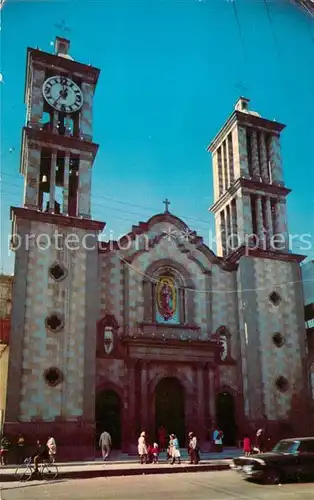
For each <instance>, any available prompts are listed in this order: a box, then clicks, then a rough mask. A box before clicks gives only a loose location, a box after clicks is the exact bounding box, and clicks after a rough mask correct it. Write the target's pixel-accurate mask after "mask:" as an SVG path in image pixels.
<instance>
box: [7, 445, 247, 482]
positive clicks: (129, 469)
mask: <svg viewBox="0 0 314 500" xmlns="http://www.w3.org/2000/svg"><path fill="white" fill-rule="evenodd" d="M239 454H240V453H239V450H237V449H236V448H234V449H229V450H224V452H223V453H219V454H214V453H202V456H201V462H200V464H198V465H189V457H188V454H187V452H185V450H183V451H182V455H181V465H177V464H176V465H170V464H169V463H167V460H166V455H165V453H161V454H160V460H159V463H158V464H147V465H140V463H139V458H138V457H136V456H134V457H129V456H123V455H120V456H114V455H113V456H112V457H110V458H112V459H110V460H108V461H106V462H105V463H104V462H103V461H100V460H94V461H86V462H68V463H57V466H58V470H59V475H58V477H59V479H74V478H77V479H78V478H80V479H81V478H91V477H99V476H126V475H128V476H132V475H142V474H143V473H144V474H167V473H168V474H169V473H174V472H177V473H180V472H199V471H208V470H211V471H214V470H226V469H229V464H230V463H231V460H230V458H231V457H236V456H239ZM227 457H228V458H227ZM15 470H16V466H12V465H8V466H5V467H1V468H0V482H4V481H14V480H15Z"/></svg>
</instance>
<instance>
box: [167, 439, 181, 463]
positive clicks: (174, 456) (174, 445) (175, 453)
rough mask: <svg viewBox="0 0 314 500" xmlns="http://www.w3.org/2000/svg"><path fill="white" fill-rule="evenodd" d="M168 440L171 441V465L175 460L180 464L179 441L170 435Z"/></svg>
mask: <svg viewBox="0 0 314 500" xmlns="http://www.w3.org/2000/svg"><path fill="white" fill-rule="evenodd" d="M170 440H171V464H172V465H173V464H174V463H175V461H176V460H177V462H178V464H180V463H181V453H180V446H179V440H178V438H177V436H176V435H175V434H171V436H170Z"/></svg>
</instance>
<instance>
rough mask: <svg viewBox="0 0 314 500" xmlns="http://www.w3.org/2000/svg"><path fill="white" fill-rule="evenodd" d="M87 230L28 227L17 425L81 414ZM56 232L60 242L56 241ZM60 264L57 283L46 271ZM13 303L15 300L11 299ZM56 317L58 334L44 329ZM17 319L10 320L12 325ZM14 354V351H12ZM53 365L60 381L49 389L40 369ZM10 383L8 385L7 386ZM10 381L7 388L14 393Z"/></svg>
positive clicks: (37, 225) (52, 226)
mask: <svg viewBox="0 0 314 500" xmlns="http://www.w3.org/2000/svg"><path fill="white" fill-rule="evenodd" d="M85 233H86V232H85V231H83V230H77V229H73V228H66V229H63V230H62V229H60V228H58V227H57V226H54V225H51V224H46V223H38V222H36V223H31V224H30V232H29V233H28V234H29V235H30V237H29V241H28V247H29V248H28V249H27V248H22V249H21V251H24V252H26V253H27V261H26V266H27V267H26V269H21V268H19V269H18V270H17V272H18V273H19V274H23V273H25V280H26V300H25V305H24V304H20V307H24V306H25V324H24V325H23V328H24V331H23V333H22V346H21V347H22V351H23V355H22V359H23V361H22V373H21V387H20V415H19V418H20V420H21V421H31V420H33V419H43V420H45V421H53V420H55V419H57V418H64V419H70V418H78V417H82V416H83V389H84V384H83V382H84V381H83V379H84V346H85V329H86V324H85V322H86V313H85V310H86V272H85V271H86V250H84V248H83V246H82V245H81V242H82V238H83V236H84V234H85ZM56 234H58V235H59V236H58V241H56V240H55V237H56ZM69 234H71V235H76V237H77V241H78V242H79V243H78V245H77V247H78V248H76V249H72V250H71V249H70V248H69V246H70V240H69V242H68V243H67V240H66V237H67V235H69ZM55 261H59V262H61V263H62V264H63V266H64V267H65V269H66V273H67V276H66V278H65V279H64V280H63V281H60V282H56V281H55V280H54V279H53V278H52V277H50V275H49V268H50V266H51V265H52V264H53V263H54V262H55ZM13 300H14V296H13ZM53 313H57V314H58V315H60V317H61V318H63V320H64V326H63V328H62V329H61V330H60V331H59V332H52V331H50V330H49V329H48V328H47V327H46V326H45V320H46V318H47V317H48V316H49V315H50V314H53ZM15 321H16V318H15V317H14V316H13V317H12V322H13V323H14V322H15ZM12 355H13V356H14V355H15V353H14V352H13V354H12ZM49 367H57V368H58V369H60V370H61V372H62V374H63V382H62V383H61V384H59V385H58V386H57V387H50V386H48V385H47V383H46V382H45V380H44V371H45V370H47V369H48V368H49ZM11 384H12V387H10V385H11ZM15 384H16V381H9V390H16V388H15Z"/></svg>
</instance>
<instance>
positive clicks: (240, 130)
mask: <svg viewBox="0 0 314 500" xmlns="http://www.w3.org/2000/svg"><path fill="white" fill-rule="evenodd" d="M232 142H233V148H234V149H233V151H234V173H235V179H238V178H239V177H246V178H248V177H249V166H248V154H247V140H246V129H245V127H241V126H239V125H238V126H237V127H235V129H234V130H233V132H232Z"/></svg>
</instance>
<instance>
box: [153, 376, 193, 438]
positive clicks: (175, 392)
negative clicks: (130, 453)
mask: <svg viewBox="0 0 314 500" xmlns="http://www.w3.org/2000/svg"><path fill="white" fill-rule="evenodd" d="M184 406H185V405H184V389H183V387H182V385H181V383H180V382H179V380H178V379H176V378H173V377H167V378H164V379H162V380H161V381H160V382H159V383H158V385H157V387H156V389H155V425H156V432H157V431H158V429H159V427H160V426H162V425H163V426H164V427H165V429H166V431H167V433H168V434H169V433H174V434H176V436H177V437H178V439H179V443H180V446H183V445H184V443H185V438H186V436H185V408H184Z"/></svg>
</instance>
